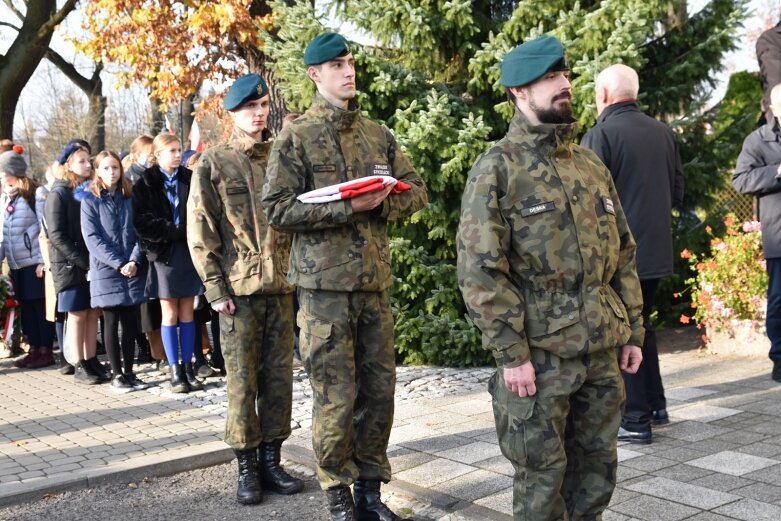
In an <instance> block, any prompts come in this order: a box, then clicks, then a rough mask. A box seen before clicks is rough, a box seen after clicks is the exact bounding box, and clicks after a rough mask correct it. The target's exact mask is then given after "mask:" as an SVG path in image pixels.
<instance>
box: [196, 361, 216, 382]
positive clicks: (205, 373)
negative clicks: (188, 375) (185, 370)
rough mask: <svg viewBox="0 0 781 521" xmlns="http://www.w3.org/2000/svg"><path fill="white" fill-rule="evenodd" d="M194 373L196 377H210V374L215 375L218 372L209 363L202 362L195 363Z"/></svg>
mask: <svg viewBox="0 0 781 521" xmlns="http://www.w3.org/2000/svg"><path fill="white" fill-rule="evenodd" d="M195 368H196V370H195V375H196V376H197V377H198V378H201V379H206V378H211V377H212V376H217V375H218V374H219V373H218V372H217V371H215V370H214V369H213V368H212V367H211V366H210V365H209V364H207V363H205V362H204V363H203V364H197V363H196V364H195Z"/></svg>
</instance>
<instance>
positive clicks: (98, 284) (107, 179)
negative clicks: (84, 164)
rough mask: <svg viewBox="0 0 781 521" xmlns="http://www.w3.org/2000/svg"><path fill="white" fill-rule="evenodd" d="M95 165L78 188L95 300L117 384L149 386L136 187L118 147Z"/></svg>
mask: <svg viewBox="0 0 781 521" xmlns="http://www.w3.org/2000/svg"><path fill="white" fill-rule="evenodd" d="M94 168H95V175H94V177H93V180H92V183H90V184H89V185H87V186H81V187H79V188H77V190H76V194H75V197H76V199H78V200H80V201H81V228H82V231H83V234H84V240H85V242H86V243H87V249H89V252H90V302H91V305H92V307H93V308H96V309H102V310H103V318H104V321H105V330H104V332H103V333H104V335H103V336H104V339H105V343H106V353H107V354H108V356H109V361H110V362H111V371H112V373H113V378H112V380H111V388H112V390H114V391H116V392H122V393H124V392H129V391H133V390H137V389H146V388H147V385H146V384H145V383H144V382H142V381H141V380H139V379H138V378H137V377H136V375H135V374H134V373H133V355H134V351H135V333H136V331H137V329H138V305H139V304H140V303H141V302H143V301H144V283H145V279H146V277H145V275H146V273H145V272H144V270H143V263H142V261H143V254H142V253H141V249H140V248H139V246H138V240H137V239H136V233H135V230H134V229H133V206H132V201H131V199H130V198H131V196H132V192H133V189H132V186H131V185H130V182H129V181H128V180H127V178H125V176H124V172H123V171H122V164H121V163H120V160H119V156H117V155H116V154H115V153H113V152H110V151H108V150H104V151H103V152H101V153H99V154H98V155H97V157H96V158H95V161H94ZM120 322H121V323H122V349H121V355H122V362H123V363H122V364H120V343H119V324H120Z"/></svg>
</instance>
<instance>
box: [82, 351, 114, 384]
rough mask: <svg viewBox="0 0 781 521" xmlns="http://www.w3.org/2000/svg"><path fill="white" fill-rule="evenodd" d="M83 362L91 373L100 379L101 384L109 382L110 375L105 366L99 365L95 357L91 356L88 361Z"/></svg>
mask: <svg viewBox="0 0 781 521" xmlns="http://www.w3.org/2000/svg"><path fill="white" fill-rule="evenodd" d="M85 362H86V363H87V365H89V367H90V368H91V369H92V372H93V373H95V374H96V375H98V376H99V377H100V381H101V382H110V381H111V373H110V372H109V371H107V370H106V366H104V365H103V364H101V363H100V360H98V357H97V356H93V357H92V358H90V359H89V360H85Z"/></svg>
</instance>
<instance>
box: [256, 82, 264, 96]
mask: <svg viewBox="0 0 781 521" xmlns="http://www.w3.org/2000/svg"><path fill="white" fill-rule="evenodd" d="M256 90H257V91H258V96H263V84H262V83H258V88H257V89H256Z"/></svg>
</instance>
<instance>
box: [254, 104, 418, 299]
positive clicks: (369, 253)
mask: <svg viewBox="0 0 781 521" xmlns="http://www.w3.org/2000/svg"><path fill="white" fill-rule="evenodd" d="M374 174H384V175H392V176H394V177H396V178H397V179H402V180H404V181H405V182H407V183H409V185H410V186H411V187H412V189H411V190H408V191H406V192H402V193H401V194H398V195H392V194H391V195H389V196H388V198H387V199H385V201H384V202H383V204H382V205H381V206H378V207H377V208H376V209H375V210H373V211H371V212H360V213H356V214H354V213H353V211H352V206H351V204H350V201H349V200H341V201H335V202H330V203H322V204H308V203H302V202H300V201H298V200H297V199H296V196H298V195H299V194H302V193H304V192H308V191H309V190H314V189H316V188H322V187H325V186H329V185H332V184H336V183H341V182H344V181H349V180H352V179H357V178H360V177H365V176H367V175H374ZM427 200H428V198H427V195H426V186H425V184H424V183H423V180H422V179H421V178H420V176H418V174H417V172H415V169H414V168H413V166H412V164H411V163H410V162H409V160H408V159H407V158H406V156H405V155H404V154H403V152H402V151H401V150H399V149H398V145H397V144H396V140H395V139H394V137H393V135H392V134H391V133H390V131H389V130H388V129H386V128H385V127H383V126H381V125H379V124H377V123H375V122H373V121H371V120H369V119H367V118H365V117H363V116H362V115H361V113H360V110H359V109H358V108H357V107H351V109H350V110H341V109H339V108H336V107H334V106H333V105H331V104H330V103H328V102H327V101H326V100H325V99H324V98H322V97H321V96H319V95H318V97H317V99H316V100H315V102H314V103H313V104H312V106H311V107H310V108H309V110H307V111H306V113H305V114H304V115H302V116H301V117H300V118H298V119H297V120H295V121H294V122H293V123H292V124H291V125H290V126H288V127H287V128H286V129H285V130H283V131H282V133H281V134H280V135H279V138H278V139H277V140H276V142H275V143H274V147H273V149H272V151H271V159H270V160H269V167H268V173H267V176H266V183H265V185H264V187H263V206H264V209H265V211H266V216H267V217H268V220H269V223H270V224H271V226H274V227H275V228H278V229H280V230H285V231H290V232H294V237H293V247H292V249H291V254H290V255H291V258H290V275H289V280H290V282H291V283H293V284H295V285H297V286H301V287H304V288H310V289H322V290H329V291H383V290H385V289H387V288H389V287H390V285H391V266H390V262H391V259H390V247H389V244H388V233H387V223H388V220H389V219H398V218H402V217H406V216H408V215H411V214H412V213H414V212H416V211H417V210H420V209H421V208H423V206H425V204H426V202H427Z"/></svg>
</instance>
